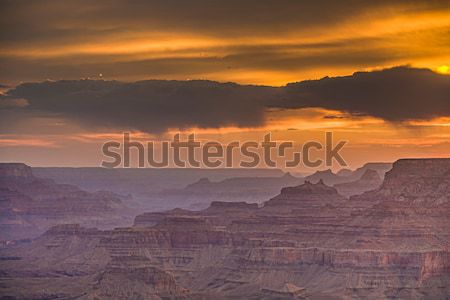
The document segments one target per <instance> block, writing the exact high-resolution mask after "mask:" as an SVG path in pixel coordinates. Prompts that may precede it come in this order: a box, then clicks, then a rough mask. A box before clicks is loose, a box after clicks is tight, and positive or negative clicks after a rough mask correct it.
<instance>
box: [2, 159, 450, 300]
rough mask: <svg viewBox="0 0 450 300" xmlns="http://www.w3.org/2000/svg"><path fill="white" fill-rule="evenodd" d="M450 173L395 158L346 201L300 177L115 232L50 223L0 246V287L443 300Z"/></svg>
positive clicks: (449, 164) (105, 295)
mask: <svg viewBox="0 0 450 300" xmlns="http://www.w3.org/2000/svg"><path fill="white" fill-rule="evenodd" d="M449 173H450V159H444V160H426V159H424V160H400V161H398V162H396V163H395V164H394V166H393V169H392V170H391V171H389V172H388V173H387V174H386V178H385V180H384V182H383V184H382V185H381V186H380V187H379V188H378V189H376V190H374V191H371V192H366V193H364V194H362V195H358V196H354V197H351V198H350V199H346V198H344V197H343V196H340V195H339V194H338V192H337V190H336V189H335V188H333V187H330V186H327V185H325V184H324V183H323V182H321V181H320V182H318V183H315V184H314V183H310V182H306V183H305V184H303V185H299V186H294V187H288V188H284V189H282V191H281V193H280V194H279V195H278V196H276V197H273V198H272V199H270V200H268V201H266V202H265V203H264V204H263V205H261V206H257V205H255V204H245V203H231V202H230V203H228V202H214V203H213V204H212V205H211V206H210V207H209V208H208V209H205V210H202V211H187V210H182V209H176V210H171V211H168V212H166V213H158V214H156V213H150V214H143V215H141V216H138V217H136V220H135V226H133V227H129V228H117V229H114V230H104V231H101V230H94V229H86V228H82V227H79V226H63V227H61V226H59V227H55V228H52V229H51V230H49V231H48V232H47V233H46V234H45V235H44V236H42V237H41V238H39V239H37V240H36V241H34V242H33V243H32V244H29V245H25V246H16V247H7V248H5V249H3V250H1V251H0V254H1V257H2V259H1V260H0V268H1V269H2V270H4V271H2V273H1V274H2V276H1V277H0V292H1V293H2V294H3V295H8V296H17V294H18V293H19V292H18V289H17V288H16V289H15V288H12V287H11V286H10V285H11V282H14V284H15V285H17V286H20V287H21V293H23V294H26V295H28V296H34V297H36V295H38V296H40V297H44V296H46V297H49V296H51V295H53V294H52V292H50V291H56V290H58V289H57V287H58V286H61V289H60V290H61V291H63V292H61V295H60V296H64V297H75V296H77V295H80V294H82V295H86V296H89V295H95V296H96V297H98V298H100V299H110V298H116V299H117V298H123V297H124V296H126V297H129V296H130V295H131V294H130V292H131V291H134V292H135V293H136V294H134V295H133V296H134V297H135V298H139V297H141V298H144V297H147V298H150V299H151V298H152V297H153V298H155V297H156V299H157V297H160V298H163V297H168V295H169V296H170V297H174V298H176V297H179V298H183V299H202V298H203V299H212V298H214V299H274V298H275V299H280V298H281V299H298V298H306V299H447V297H448V295H449V294H450V255H449V254H450V253H449V246H450V236H449V233H450V224H449V223H450V221H449V220H450V218H449V216H450V214H449V212H450V211H449V195H450V193H449V178H448V175H449ZM68 245H70V246H68ZM46 249H47V250H46ZM36 257H39V259H36ZM63 270H65V271H64V272H66V273H63V272H62V271H63ZM33 272H37V273H38V274H39V278H40V279H39V280H40V284H36V282H35V281H34V280H35V279H33V278H30V275H29V274H33ZM67 272H69V273H67ZM27 274H28V275H27ZM67 274H70V276H71V280H72V282H75V283H73V284H72V286H73V288H72V290H70V289H68V288H63V286H65V285H66V284H67V282H68V275H67ZM52 276H53V277H52ZM19 278H20V280H19ZM55 278H56V279H55ZM99 280H100V281H99ZM64 284H65V285H64ZM102 284H103V285H102ZM37 286H39V288H37ZM122 286H123V289H122V288H121V287H122ZM43 291H49V292H48V293H47V294H45V292H43ZM107 291H108V292H107ZM53 293H54V292H53Z"/></svg>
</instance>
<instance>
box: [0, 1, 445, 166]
mask: <svg viewBox="0 0 450 300" xmlns="http://www.w3.org/2000/svg"><path fill="white" fill-rule="evenodd" d="M448 49H450V2H448V1H264V0H259V1H233V0H231V1H230V0H229V1H214V0H212V1H195V0H194V1H171V0H168V1H95V2H93V1H46V0H44V1H4V0H1V1H0V92H1V93H2V94H1V95H0V160H1V161H22V162H26V163H28V164H30V165H33V166H98V165H100V162H101V159H102V155H101V152H100V147H101V145H102V143H103V142H105V141H108V140H112V139H120V136H121V133H122V132H124V131H127V132H131V133H132V136H133V137H135V138H136V139H138V140H142V141H145V140H164V139H169V138H170V137H171V136H172V135H173V134H174V133H177V132H181V133H183V134H188V133H192V132H195V133H196V134H197V136H198V137H199V138H200V139H202V140H204V141H207V140H217V141H219V142H222V143H227V142H230V141H233V140H240V141H245V140H255V139H258V140H259V139H261V137H262V136H264V135H265V134H266V133H267V132H271V133H272V136H273V138H274V139H276V140H279V141H284V140H292V141H294V142H296V143H298V144H301V143H304V142H305V141H309V140H318V141H322V140H323V139H324V136H325V134H324V133H325V132H326V131H332V132H333V133H334V134H335V137H336V138H337V139H342V140H346V141H348V144H347V145H346V147H345V149H344V150H343V151H344V154H345V159H346V161H347V162H348V164H349V167H350V168H356V167H358V166H360V165H361V164H363V163H364V162H367V161H394V160H396V159H398V158H402V157H448V156H449V153H450V151H449V150H450V140H449V137H450V75H449V74H450V70H449V66H450V51H449V50H448ZM338 168H339V166H337V165H334V166H333V169H338Z"/></svg>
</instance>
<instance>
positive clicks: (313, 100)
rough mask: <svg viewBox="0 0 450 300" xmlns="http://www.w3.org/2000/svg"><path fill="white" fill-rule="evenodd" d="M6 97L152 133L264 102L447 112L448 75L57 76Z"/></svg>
mask: <svg viewBox="0 0 450 300" xmlns="http://www.w3.org/2000/svg"><path fill="white" fill-rule="evenodd" d="M11 99H25V100H26V101H27V102H28V105H27V106H25V107H24V106H23V105H21V107H16V108H14V109H15V110H23V111H27V112H30V111H32V112H34V113H36V114H39V113H43V114H49V113H50V114H55V115H58V116H60V117H63V118H68V119H71V120H75V121H77V122H79V123H80V124H82V125H85V126H89V127H92V128H117V129H119V128H120V129H131V130H133V129H137V130H142V131H146V132H154V133H156V132H163V131H165V130H167V129H168V128H187V127H192V126H198V127H212V128H215V127H221V126H227V125H234V126H241V127H244V126H259V125H263V124H264V112H265V111H266V109H267V108H281V109H284V108H293V109H295V108H307V107H322V108H326V109H334V110H339V111H342V112H346V113H349V114H353V115H361V114H364V115H370V116H373V117H378V118H382V119H385V120H388V121H392V122H402V121H406V120H423V119H430V118H433V117H439V116H450V76H446V75H440V74H436V73H434V72H432V71H430V70H428V69H415V68H409V67H396V68H392V69H385V70H381V71H373V72H357V73H354V74H353V75H351V76H343V77H333V78H328V77H326V78H323V79H320V80H310V81H302V82H298V83H291V84H288V85H287V86H285V87H279V88H277V87H266V86H251V85H238V84H234V83H218V82H213V81H195V80H194V81H164V80H149V81H138V82H132V83H125V82H118V81H102V80H98V81H97V80H75V81H66V80H62V81H54V82H49V81H46V82H41V83H24V84H21V85H19V86H17V87H15V88H14V89H11V90H9V91H8V92H7V93H6V94H5V95H4V96H2V99H1V101H7V100H8V101H9V102H11ZM21 103H22V102H21ZM1 107H2V106H1V105H0V108H1ZM9 109H10V108H9ZM3 110H4V111H3V113H5V110H6V108H3Z"/></svg>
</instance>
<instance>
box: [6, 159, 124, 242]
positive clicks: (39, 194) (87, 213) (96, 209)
mask: <svg viewBox="0 0 450 300" xmlns="http://www.w3.org/2000/svg"><path fill="white" fill-rule="evenodd" d="M0 212H1V214H0V240H2V241H7V240H16V239H23V238H32V237H35V236H38V235H39V234H42V233H43V232H44V231H45V230H47V229H48V228H49V227H51V226H53V225H56V224H60V223H73V222H81V223H83V224H86V225H92V226H99V227H101V228H106V227H108V226H118V225H126V224H129V223H130V217H131V213H132V212H131V211H129V210H128V209H127V208H126V207H125V206H124V205H123V203H122V199H121V197H120V196H118V195H116V194H113V193H110V192H95V193H89V192H86V191H83V190H81V189H79V188H78V187H76V186H72V185H67V184H56V183H54V182H53V181H51V180H44V179H40V178H36V177H34V176H33V173H32V170H31V168H30V167H28V166H26V165H24V164H0Z"/></svg>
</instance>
